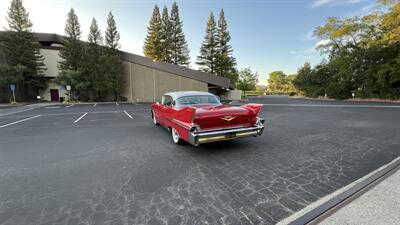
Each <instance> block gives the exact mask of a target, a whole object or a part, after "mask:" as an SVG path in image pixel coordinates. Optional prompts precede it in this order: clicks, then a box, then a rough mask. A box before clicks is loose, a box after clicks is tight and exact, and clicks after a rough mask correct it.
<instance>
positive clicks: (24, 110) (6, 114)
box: [0, 108, 35, 116]
mask: <svg viewBox="0 0 400 225" xmlns="http://www.w3.org/2000/svg"><path fill="white" fill-rule="evenodd" d="M32 109H35V108H29V109H23V110H19V111H14V112H10V113H4V114H0V116H8V115H12V114H16V113H20V112H26V111H29V110H32Z"/></svg>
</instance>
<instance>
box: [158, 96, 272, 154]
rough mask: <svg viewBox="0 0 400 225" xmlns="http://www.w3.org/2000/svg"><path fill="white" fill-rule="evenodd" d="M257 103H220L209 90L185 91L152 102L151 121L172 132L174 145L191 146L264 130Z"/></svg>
mask: <svg viewBox="0 0 400 225" xmlns="http://www.w3.org/2000/svg"><path fill="white" fill-rule="evenodd" d="M261 106H262V105H260V104H247V105H242V106H230V105H222V104H221V102H220V101H219V99H218V97H216V96H215V95H213V94H210V93H208V92H198V91H186V92H170V93H166V94H164V96H163V97H162V100H161V103H154V104H152V105H151V116H152V118H153V122H154V124H156V125H157V124H160V125H162V126H164V127H165V128H167V129H168V130H169V131H170V132H171V134H172V140H173V141H174V143H176V144H180V143H182V141H186V142H189V143H190V144H192V145H195V146H197V145H199V144H203V143H208V142H214V141H222V140H230V139H235V138H243V137H257V136H259V135H261V134H262V133H263V130H264V125H263V124H264V119H262V118H259V117H258V114H259V113H260V111H261Z"/></svg>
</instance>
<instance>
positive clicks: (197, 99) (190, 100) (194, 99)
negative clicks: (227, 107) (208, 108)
mask: <svg viewBox="0 0 400 225" xmlns="http://www.w3.org/2000/svg"><path fill="white" fill-rule="evenodd" d="M199 104H206V105H221V102H220V101H219V100H218V98H217V97H215V96H211V95H197V96H186V97H180V98H178V99H177V100H176V103H175V106H178V107H179V106H188V105H199Z"/></svg>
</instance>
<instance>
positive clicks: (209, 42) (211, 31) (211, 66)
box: [196, 12, 218, 74]
mask: <svg viewBox="0 0 400 225" xmlns="http://www.w3.org/2000/svg"><path fill="white" fill-rule="evenodd" d="M217 48H218V39H217V27H216V24H215V19H214V14H213V12H211V13H210V17H209V18H208V22H207V28H206V35H205V36H204V40H203V43H202V45H201V48H200V55H199V56H197V62H196V64H197V65H199V66H200V70H202V71H204V72H207V73H211V74H215V73H216V59H217V53H218V49H217Z"/></svg>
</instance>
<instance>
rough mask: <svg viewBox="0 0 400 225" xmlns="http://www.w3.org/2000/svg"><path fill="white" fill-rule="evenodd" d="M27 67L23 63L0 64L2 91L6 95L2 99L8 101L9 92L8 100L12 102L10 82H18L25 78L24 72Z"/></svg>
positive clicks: (0, 86) (0, 90)
mask: <svg viewBox="0 0 400 225" xmlns="http://www.w3.org/2000/svg"><path fill="white" fill-rule="evenodd" d="M24 71H25V67H24V66H21V65H17V66H9V65H7V64H0V93H2V94H3V93H4V97H1V98H0V101H6V99H5V96H6V94H5V93H9V94H8V95H7V96H8V100H9V101H10V102H11V101H13V99H12V98H11V97H12V96H11V91H10V89H9V85H10V84H16V83H18V82H19V81H21V80H22V79H23V73H24Z"/></svg>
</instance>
